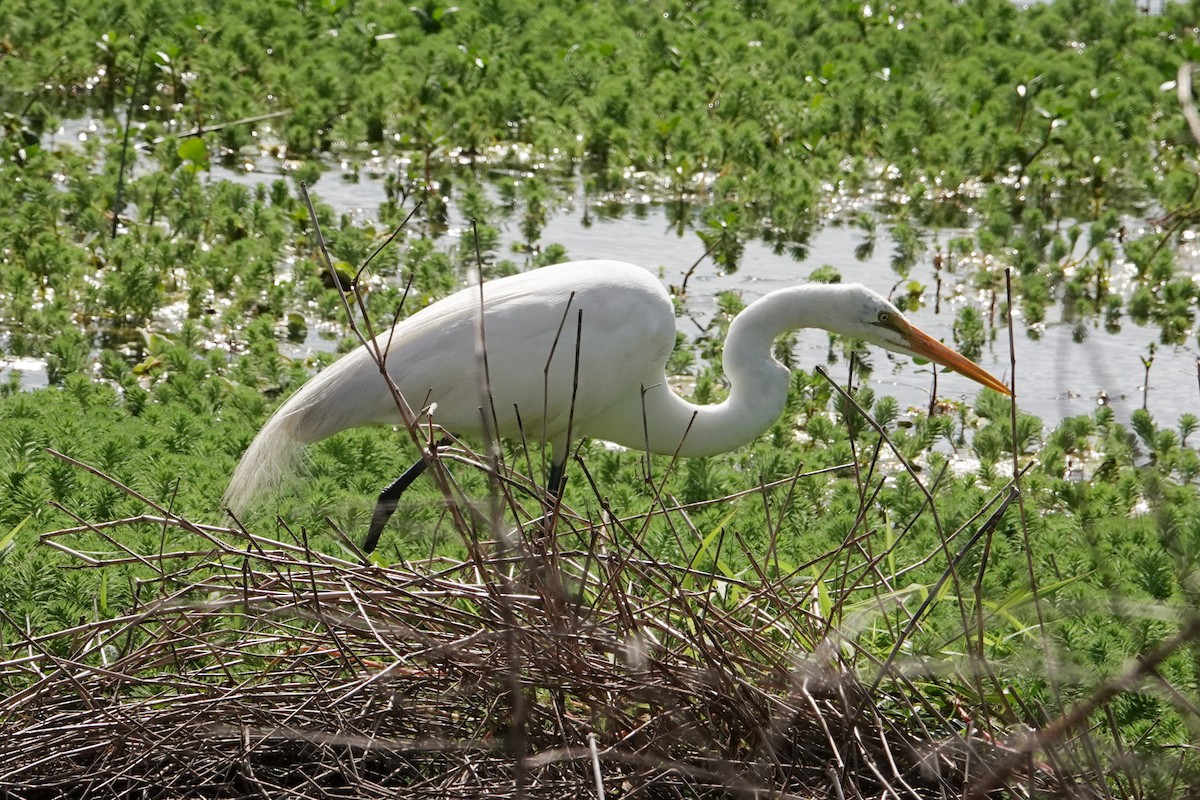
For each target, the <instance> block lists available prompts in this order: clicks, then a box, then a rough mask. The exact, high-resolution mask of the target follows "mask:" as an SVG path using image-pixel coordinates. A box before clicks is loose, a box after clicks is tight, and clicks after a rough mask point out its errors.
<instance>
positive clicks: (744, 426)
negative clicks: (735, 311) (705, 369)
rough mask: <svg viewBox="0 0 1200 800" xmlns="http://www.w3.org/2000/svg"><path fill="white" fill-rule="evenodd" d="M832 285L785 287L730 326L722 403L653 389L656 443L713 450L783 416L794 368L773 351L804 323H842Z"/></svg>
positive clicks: (656, 446)
mask: <svg viewBox="0 0 1200 800" xmlns="http://www.w3.org/2000/svg"><path fill="white" fill-rule="evenodd" d="M829 299H830V297H829V293H828V291H827V290H826V287H824V286H812V285H809V286H802V287H791V288H787V289H780V290H777V291H774V292H771V293H770V294H768V295H766V296H765V297H763V298H761V299H759V300H757V301H755V302H754V303H751V304H750V305H749V306H748V307H747V308H746V309H745V310H744V311H742V313H741V314H739V315H738V316H737V317H736V318H735V319H734V320H733V322H732V323H731V324H730V326H729V334H728V336H727V337H726V339H725V350H724V355H723V362H724V367H725V374H726V376H727V377H728V379H729V387H730V388H729V396H728V398H727V399H726V400H725V401H723V402H721V403H718V404H716V405H709V406H702V405H695V404H693V403H689V402H687V401H686V400H683V399H682V398H680V397H679V396H677V395H675V394H674V393H673V392H672V391H671V390H670V389H669V388H667V387H666V386H663V387H661V391H657V392H653V393H651V392H647V397H646V404H645V420H646V429H647V436H648V438H649V444H650V446H651V447H650V449H651V450H654V451H656V452H661V453H674V452H678V453H679V454H680V455H683V456H705V455H714V454H716V453H720V452H725V451H727V450H732V449H734V448H736V447H739V446H740V445H743V444H745V443H747V442H749V441H751V440H753V439H754V438H755V437H757V436H758V435H759V434H761V433H762V432H763V431H765V430H767V429H768V428H769V427H770V426H771V425H772V424H774V422H775V421H776V420H777V419H779V415H780V414H781V413H782V412H783V408H784V406H785V405H786V403H787V395H788V386H789V383H790V377H789V376H790V372H789V370H788V368H787V367H785V366H784V365H783V364H781V363H780V362H779V361H777V360H776V359H775V357H774V356H773V355H772V348H773V345H774V343H775V340H776V339H777V338H779V336H780V335H782V334H784V333H787V332H788V331H791V330H795V329H797V328H810V327H817V328H837V327H838V325H837V320H835V319H831V318H830V317H831V316H832V315H833V312H832V310H831V309H832V308H833V305H834V304H832V303H830V302H829Z"/></svg>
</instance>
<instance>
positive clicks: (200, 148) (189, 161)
mask: <svg viewBox="0 0 1200 800" xmlns="http://www.w3.org/2000/svg"><path fill="white" fill-rule="evenodd" d="M176 152H177V153H178V154H179V157H180V158H181V159H183V162H184V164H183V167H184V169H187V170H190V171H192V172H196V171H199V170H202V169H208V166H209V158H208V145H207V144H206V143H205V141H204V139H202V138H201V137H199V136H193V137H191V138H190V139H184V140H183V141H182V142H180V143H179V149H178V150H177V151H176Z"/></svg>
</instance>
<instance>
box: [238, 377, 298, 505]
mask: <svg viewBox="0 0 1200 800" xmlns="http://www.w3.org/2000/svg"><path fill="white" fill-rule="evenodd" d="M290 405H291V402H290V401H289V402H287V403H284V404H283V406H282V407H280V408H279V409H278V410H277V411H276V412H275V413H274V414H273V415H272V416H271V418H270V419H269V420H267V424H266V425H264V426H263V428H262V430H260V431H259V432H258V435H257V436H255V437H254V441H252V442H251V443H250V447H249V448H247V449H246V452H245V454H244V455H243V456H242V460H241V461H239V462H238V465H237V469H235V470H234V471H233V477H232V478H230V479H229V488H227V489H226V490H225V497H224V498H222V500H221V503H222V505H223V506H224V507H225V508H228V509H229V510H230V511H231V512H233V514H234V515H235V516H241V515H242V514H243V513H245V512H246V510H247V509H249V508H251V507H252V506H253V505H254V503H255V501H257V500H260V499H262V497H263V495H265V494H266V493H268V492H269V491H270V490H272V489H274V488H276V487H277V486H279V484H280V483H281V482H282V481H283V478H284V477H285V476H286V475H288V474H289V473H291V472H292V471H293V470H294V469H295V467H296V466H297V463H298V462H299V460H300V454H301V451H302V450H303V449H304V442H302V441H300V439H298V438H296V421H297V417H298V416H299V415H297V414H295V413H294V409H291V408H289V406H290Z"/></svg>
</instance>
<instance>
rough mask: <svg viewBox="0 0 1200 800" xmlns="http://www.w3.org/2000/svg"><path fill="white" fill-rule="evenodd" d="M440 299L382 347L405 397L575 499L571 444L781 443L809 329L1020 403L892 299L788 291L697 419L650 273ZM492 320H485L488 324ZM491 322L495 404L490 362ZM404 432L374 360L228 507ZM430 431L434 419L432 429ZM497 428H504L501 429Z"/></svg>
mask: <svg viewBox="0 0 1200 800" xmlns="http://www.w3.org/2000/svg"><path fill="white" fill-rule="evenodd" d="M480 297H481V293H480V289H479V287H476V288H472V289H464V290H462V291H459V292H457V293H455V294H452V295H450V296H449V297H447V298H445V299H443V300H439V301H438V302H436V303H433V304H432V305H430V306H428V307H427V308H424V309H422V310H421V311H418V312H417V313H415V314H413V315H412V316H410V317H408V318H406V319H403V320H401V321H400V322H398V323H397V324H396V325H395V327H394V328H392V330H391V331H390V332H384V333H381V334H380V335H379V336H378V337H377V338H376V340H375V343H376V345H377V346H378V347H379V349H380V350H384V349H386V353H387V362H386V363H387V369H388V373H389V375H390V376H391V378H392V380H393V381H394V382H395V384H396V386H397V387H398V388H399V389H400V391H401V393H402V395H403V396H404V398H405V399H406V400H407V401H408V403H409V404H410V405H412V406H413V407H414V408H415V409H417V410H418V411H419V410H421V409H426V410H427V411H428V412H430V413H429V417H430V418H431V419H432V420H433V422H435V423H436V424H438V425H440V426H441V427H442V428H444V429H446V430H448V431H454V432H456V433H465V434H479V433H481V432H483V431H485V430H487V428H485V427H484V414H485V413H486V414H487V416H488V419H489V422H490V423H491V425H490V426H489V427H492V429H493V430H494V431H495V432H496V433H497V434H498V435H500V436H512V437H516V436H520V435H524V436H525V437H527V438H529V439H534V440H537V439H540V440H543V441H546V442H548V443H549V444H550V446H551V454H552V457H551V465H552V466H551V472H550V481H549V486H550V489H551V491H556V490H557V489H559V484H560V481H561V477H562V474H563V469H564V465H565V461H566V458H567V452H568V449H569V445H570V440H571V439H574V438H579V437H583V436H590V437H593V438H596V439H604V440H606V441H609V442H614V443H616V444H620V445H624V446H626V447H630V448H635V449H639V450H648V451H650V452H652V453H663V454H675V453H678V454H679V455H681V456H710V455H714V454H716V453H722V452H725V451H727V450H732V449H734V448H736V447H738V446H740V445H743V444H745V443H747V442H749V441H751V440H752V439H754V438H755V437H756V436H758V435H759V434H760V433H762V432H763V431H764V430H766V429H767V428H768V427H769V426H770V425H771V424H772V423H773V422H774V421H775V420H776V419H778V418H779V415H780V414H781V413H782V411H783V407H784V404H785V402H786V401H787V394H788V384H789V371H788V368H787V367H785V366H784V365H783V364H781V363H780V362H779V361H777V360H776V359H775V358H774V357H773V356H772V355H771V348H772V344H773V343H774V341H775V339H776V338H777V337H778V336H780V335H781V334H783V333H786V332H788V331H791V330H795V329H797V328H824V329H825V330H828V331H832V332H834V333H837V334H841V335H842V336H848V337H854V338H858V339H863V340H865V341H868V342H871V343H873V344H876V345H879V346H880V347H884V348H886V349H888V350H893V351H896V352H898V353H906V354H908V355H912V356H918V357H921V358H926V359H928V360H930V361H933V362H935V363H938V364H941V365H942V366H945V367H948V368H949V369H952V370H954V371H956V372H959V373H961V374H963V375H965V376H967V377H968V378H971V379H973V380H975V381H978V382H979V383H981V384H983V385H984V386H987V387H989V388H991V389H995V390H996V391H998V392H1001V393H1004V394H1009V390H1008V388H1007V387H1006V386H1005V385H1004V384H1003V383H1001V382H1000V381H999V380H997V379H996V378H994V377H992V376H991V375H989V374H988V373H987V372H985V371H984V370H983V369H982V368H981V367H979V366H978V365H976V364H975V363H974V362H972V361H971V360H970V359H968V358H966V357H965V356H962V355H960V354H959V353H957V352H955V351H954V350H951V349H950V348H949V347H946V346H945V345H943V344H941V343H939V342H937V341H935V340H934V339H933V338H931V337H930V336H929V335H928V334H926V333H924V332H922V331H921V330H919V329H917V328H916V327H915V326H913V325H912V324H911V323H910V322H909V321H908V320H906V319H905V318H904V316H903V315H902V314H901V313H900V311H899V310H897V308H896V307H895V306H894V305H892V303H890V302H888V300H887V299H885V298H883V297H881V296H880V295H878V294H876V293H875V292H872V291H871V290H870V289H867V288H866V287H864V286H861V285H858V284H808V285H803V286H794V287H790V288H786V289H778V290H776V291H773V292H771V293H770V294H767V295H766V296H764V297H762V298H760V299H759V300H756V301H754V302H753V303H751V304H750V305H749V306H747V307H746V308H745V309H744V310H743V311H742V312H741V313H740V314H738V315H737V317H735V318H734V320H733V322H732V323H731V324H730V326H729V333H728V336H727V337H726V339H725V351H724V356H723V362H724V367H725V372H726V374H727V376H728V379H729V396H728V398H727V399H726V400H724V401H723V402H721V403H718V404H716V405H695V404H693V403H689V402H688V401H686V400H684V399H683V398H681V397H679V396H678V395H677V394H675V393H674V392H673V391H672V390H671V387H670V383H669V382H668V379H667V375H666V372H665V365H666V362H667V357H668V356H669V355H670V354H671V350H672V349H673V348H674V347H675V308H674V306H673V304H672V302H671V297H670V295H668V294H667V291H666V290H665V289H664V288H663V285H662V283H661V282H659V281H658V279H656V278H655V277H654V276H653V275H652V274H650V272H648V271H647V270H645V269H643V268H641V267H638V266H635V265H633V264H625V263H621V262H617V261H579V262H575V263H570V264H560V265H557V266H551V267H544V268H542V269H537V270H532V271H530V272H526V273H523V274H520V275H513V276H510V277H505V278H499V279H497V280H493V281H488V282H487V283H486V284H485V285H484V286H483V287H482V297H483V301H482V304H481V301H480ZM481 313H482V320H481ZM480 321H482V333H483V336H484V337H485V338H484V341H486V356H487V358H486V364H487V379H488V385H489V387H490V398H488V399H487V401H486V402H485V400H484V399H482V398H483V395H482V393H481V391H480V388H479V387H481V386H482V385H483V373H484V367H483V359H481V358H479V356H478V354H477V347H476V342H477V337H478V336H479V333H480V330H481V326H480ZM398 421H400V413H399V411H398V409H397V406H396V403H395V399H394V398H393V396H392V394H391V392H390V391H389V390H388V388H387V386H386V385H385V382H384V381H383V378H382V375H381V374H380V372H379V368H378V366H377V364H376V362H375V361H374V360H373V358H372V353H371V351H370V350H369V349H368V346H363V347H360V348H359V349H357V350H355V351H354V352H352V353H350V354H349V355H347V356H345V357H344V358H342V359H341V360H340V361H338V362H336V363H335V364H333V366H331V367H329V368H328V369H326V370H325V371H323V372H321V373H320V374H318V375H317V376H315V377H314V378H313V379H312V380H310V381H309V382H308V383H307V384H305V385H304V386H303V387H302V388H301V389H300V390H299V391H298V392H296V393H295V394H294V395H292V396H291V397H290V398H288V400H287V402H285V403H284V404H283V405H282V406H281V407H280V408H279V409H278V410H277V411H276V412H275V414H274V415H273V416H272V417H271V418H270V419H269V420H268V421H267V423H266V425H265V426H263V429H262V430H261V431H259V433H258V435H257V436H256V437H255V438H254V441H253V442H251V443H250V447H249V449H248V450H247V451H246V453H245V455H244V456H242V460H241V462H240V463H239V464H238V466H237V469H236V470H235V471H234V474H233V477H232V479H231V480H230V484H229V488H228V490H227V491H226V494H225V504H226V506H227V507H228V508H229V509H230V510H231V511H232V512H234V513H235V514H240V513H241V512H242V511H244V510H245V509H246V508H247V506H248V505H249V504H250V503H251V502H252V501H253V500H254V499H255V498H256V497H258V496H259V495H260V494H261V493H262V492H264V491H265V490H267V489H269V488H271V487H273V486H275V485H276V484H277V483H278V482H279V481H280V479H281V478H282V476H283V474H284V473H285V471H286V470H287V469H288V467H289V465H290V464H291V463H292V462H293V460H294V457H295V456H296V455H297V454H298V452H299V451H300V449H301V448H302V447H303V446H304V445H306V444H311V443H314V442H318V441H320V440H322V439H325V438H327V437H329V436H333V435H334V434H335V433H338V432H339V431H343V430H345V429H347V428H351V427H354V426H357V425H366V424H372V423H375V424H394V423H396V422H398ZM426 421H427V420H426ZM493 426H494V427H493ZM424 463H425V462H424V461H420V462H418V463H417V464H416V465H414V467H413V468H412V469H410V470H409V471H408V472H407V473H405V474H404V475H403V476H401V477H400V478H399V479H398V480H397V481H396V482H395V483H394V484H392V486H389V487H388V488H387V489H385V490H384V491H383V493H381V495H380V498H379V503H378V505H377V507H376V514H375V516H374V518H373V520H372V525H371V531H370V533H369V534H368V540H367V549H368V550H369V549H370V548H371V547H372V546H373V545H374V543H375V540H376V539H377V537H378V534H379V531H380V530H382V528H383V524H384V523H385V522H386V521H387V519H388V517H389V516H390V515H391V512H392V510H393V509H394V508H395V503H396V499H397V498H398V496H399V494H400V492H402V491H403V490H404V488H405V487H407V486H408V484H409V483H411V482H412V480H413V479H415V478H416V476H417V475H418V474H420V472H421V470H422V469H423V467H424Z"/></svg>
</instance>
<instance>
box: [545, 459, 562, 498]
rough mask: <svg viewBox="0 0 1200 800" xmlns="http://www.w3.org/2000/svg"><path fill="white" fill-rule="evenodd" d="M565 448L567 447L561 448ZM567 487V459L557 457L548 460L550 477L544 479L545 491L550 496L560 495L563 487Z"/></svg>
mask: <svg viewBox="0 0 1200 800" xmlns="http://www.w3.org/2000/svg"><path fill="white" fill-rule="evenodd" d="M563 449H564V450H566V449H567V448H565V447H564V448H563ZM566 487H567V459H566V456H563V459H562V461H558V460H557V459H556V460H554V461H552V462H550V479H549V480H548V481H546V491H548V492H550V496H551V497H562V493H563V489H565V488H566Z"/></svg>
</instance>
